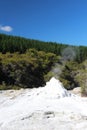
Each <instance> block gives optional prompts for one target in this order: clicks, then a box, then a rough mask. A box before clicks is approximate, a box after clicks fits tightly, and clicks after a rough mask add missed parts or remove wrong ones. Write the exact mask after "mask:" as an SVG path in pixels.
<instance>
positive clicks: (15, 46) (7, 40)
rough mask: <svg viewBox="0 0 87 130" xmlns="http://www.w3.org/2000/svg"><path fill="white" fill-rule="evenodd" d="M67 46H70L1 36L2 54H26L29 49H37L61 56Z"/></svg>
mask: <svg viewBox="0 0 87 130" xmlns="http://www.w3.org/2000/svg"><path fill="white" fill-rule="evenodd" d="M67 46H68V45H63V44H57V43H52V42H43V41H39V40H33V39H26V38H22V37H17V36H10V35H4V34H0V52H2V53H6V52H10V53H14V52H20V53H25V52H26V50H27V49H30V48H35V49H36V50H38V51H45V52H51V53H55V54H57V55H60V54H61V50H63V49H64V48H66V47H67Z"/></svg>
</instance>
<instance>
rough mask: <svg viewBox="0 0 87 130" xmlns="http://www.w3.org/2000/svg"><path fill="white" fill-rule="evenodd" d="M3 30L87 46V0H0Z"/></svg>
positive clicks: (0, 23)
mask: <svg viewBox="0 0 87 130" xmlns="http://www.w3.org/2000/svg"><path fill="white" fill-rule="evenodd" d="M0 33H5V34H11V35H17V36H22V37H26V38H32V39H38V40H42V41H52V42H60V43H66V44H72V45H87V0H1V1H0Z"/></svg>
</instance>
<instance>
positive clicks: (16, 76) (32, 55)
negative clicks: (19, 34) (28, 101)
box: [0, 49, 58, 89]
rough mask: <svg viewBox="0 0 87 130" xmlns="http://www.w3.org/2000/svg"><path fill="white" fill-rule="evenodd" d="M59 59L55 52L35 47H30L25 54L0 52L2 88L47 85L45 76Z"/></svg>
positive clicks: (0, 82)
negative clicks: (46, 51)
mask: <svg viewBox="0 0 87 130" xmlns="http://www.w3.org/2000/svg"><path fill="white" fill-rule="evenodd" d="M57 60H58V57H57V56H56V55H55V54H53V53H45V52H43V51H37V50H35V49H29V50H27V51H26V53H25V54H19V53H13V54H12V53H6V54H2V53H0V84H1V86H0V89H10V88H19V87H20V88H21V87H23V88H33V87H39V86H43V85H45V78H44V76H45V75H46V74H47V72H49V70H50V69H51V66H52V65H53V63H54V62H56V61H57ZM15 86H17V87H15Z"/></svg>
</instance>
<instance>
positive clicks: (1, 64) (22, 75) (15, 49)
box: [0, 34, 87, 95]
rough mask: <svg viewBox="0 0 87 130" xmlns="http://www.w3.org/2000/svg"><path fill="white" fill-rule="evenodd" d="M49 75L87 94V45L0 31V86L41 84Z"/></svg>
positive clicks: (28, 86)
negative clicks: (51, 40) (14, 34)
mask: <svg viewBox="0 0 87 130" xmlns="http://www.w3.org/2000/svg"><path fill="white" fill-rule="evenodd" d="M52 76H56V77H58V78H59V79H60V80H61V81H62V82H63V84H64V87H65V88H67V89H73V88H75V87H78V86H80V87H81V88H82V95H87V47H85V46H69V45H67V44H66V45H65V44H60V43H52V42H43V41H38V40H33V39H26V38H21V37H17V36H10V35H5V34H0V89H1V90H2V89H20V88H21V87H22V88H33V87H39V86H44V85H45V83H46V81H48V80H49V79H50V78H51V77H52Z"/></svg>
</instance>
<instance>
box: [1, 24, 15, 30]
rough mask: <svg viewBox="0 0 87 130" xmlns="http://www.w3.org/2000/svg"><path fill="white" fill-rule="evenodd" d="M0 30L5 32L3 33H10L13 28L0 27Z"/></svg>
mask: <svg viewBox="0 0 87 130" xmlns="http://www.w3.org/2000/svg"><path fill="white" fill-rule="evenodd" d="M0 30H2V31H5V32H11V31H12V30H13V28H12V27H11V26H2V25H0Z"/></svg>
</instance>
